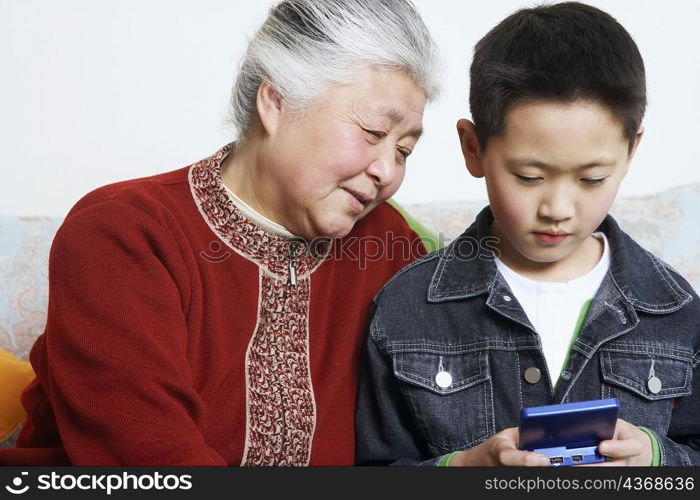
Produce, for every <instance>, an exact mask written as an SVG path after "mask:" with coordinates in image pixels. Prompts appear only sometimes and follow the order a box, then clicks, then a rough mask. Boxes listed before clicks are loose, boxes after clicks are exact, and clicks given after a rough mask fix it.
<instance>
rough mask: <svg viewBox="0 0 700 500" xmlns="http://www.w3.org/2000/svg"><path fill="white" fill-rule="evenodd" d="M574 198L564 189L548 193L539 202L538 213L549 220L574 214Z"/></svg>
mask: <svg viewBox="0 0 700 500" xmlns="http://www.w3.org/2000/svg"><path fill="white" fill-rule="evenodd" d="M574 212H575V210H574V200H573V197H572V196H571V193H569V192H568V191H567V190H565V189H557V190H553V191H552V192H550V193H548V194H547V196H545V197H544V199H543V200H542V202H541V203H540V207H539V210H538V215H539V216H540V217H541V218H543V219H548V220H551V221H555V222H557V221H563V220H567V219H570V218H571V217H573V216H574Z"/></svg>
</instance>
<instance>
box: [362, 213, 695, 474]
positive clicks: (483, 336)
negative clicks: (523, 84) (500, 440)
mask: <svg viewBox="0 0 700 500" xmlns="http://www.w3.org/2000/svg"><path fill="white" fill-rule="evenodd" d="M492 220H493V216H492V214H491V211H490V209H489V208H488V207H487V208H485V209H484V210H483V211H482V212H481V213H480V214H479V215H478V217H477V219H476V221H475V222H474V224H472V226H471V227H469V229H467V231H466V232H465V233H464V234H462V235H461V236H460V237H459V238H458V239H456V240H455V241H453V242H452V243H451V244H450V245H449V246H448V247H446V248H444V249H442V250H440V251H438V252H434V253H432V254H429V255H427V256H426V257H424V258H422V259H420V260H418V261H416V262H414V263H413V264H411V265H409V266H408V267H406V268H405V269H403V270H402V271H400V272H399V273H398V274H397V275H396V276H394V277H393V278H392V279H391V280H390V281H389V282H388V283H387V284H386V286H385V287H384V288H383V289H382V291H381V292H380V293H379V294H378V295H377V297H376V298H375V301H374V310H373V312H372V316H371V321H370V324H369V335H368V337H367V342H366V350H365V353H364V360H363V367H362V372H361V381H360V392H359V398H358V408H357V419H356V424H357V431H356V432H357V463H358V464H381V463H399V464H418V463H420V464H426V465H435V464H437V463H438V462H439V461H440V459H441V458H442V457H444V456H445V455H446V454H448V453H450V452H452V451H455V450H463V449H468V448H471V447H473V446H475V445H477V444H479V443H480V442H482V441H484V440H485V439H487V438H489V437H490V436H492V435H493V434H494V433H496V432H498V431H500V430H502V429H505V428H507V427H517V426H518V423H519V412H520V409H521V408H523V407H527V406H540V405H547V404H555V403H567V402H573V401H582V400H591V399H599V398H611V397H616V398H618V399H619V400H620V402H621V410H620V418H622V419H624V420H627V421H628V422H630V423H632V424H635V425H638V426H644V427H646V428H648V429H650V430H651V431H652V432H653V434H654V435H655V436H656V438H657V440H658V443H659V451H660V459H661V461H660V465H700V367H698V364H699V363H700V301H699V300H698V296H697V295H696V293H695V292H694V291H693V289H692V287H691V286H690V285H689V284H688V283H687V282H686V281H685V280H684V279H683V278H682V277H681V276H679V275H678V274H677V273H676V272H675V271H674V270H673V269H672V268H670V267H669V266H668V265H667V264H665V263H664V262H662V261H661V260H659V259H658V258H656V257H655V256H653V255H652V254H651V253H649V252H647V251H646V250H644V249H643V248H641V247H640V246H639V245H637V244H636V243H635V242H634V241H633V240H632V239H631V238H630V237H629V236H628V235H627V234H626V233H624V232H623V231H622V230H621V229H620V228H619V226H618V225H617V223H616V222H615V221H614V220H613V218H612V217H610V216H608V217H606V219H605V220H604V221H603V223H602V224H601V226H600V228H599V229H598V231H602V232H603V233H605V235H606V236H607V238H608V241H609V243H610V248H611V265H610V270H609V271H608V273H607V275H606V277H605V278H604V280H603V282H602V284H601V286H600V288H599V289H598V291H597V293H596V295H595V297H594V298H593V300H592V302H591V307H590V309H589V311H588V315H587V316H586V319H585V321H584V323H583V326H582V327H581V330H580V332H579V335H578V337H577V338H576V340H575V341H574V342H573V344H572V347H571V350H570V353H569V358H568V364H567V365H566V366H564V369H563V371H562V373H561V375H560V378H559V380H558V382H557V381H552V380H551V378H550V376H549V372H548V371H547V365H546V362H545V358H544V355H543V353H542V348H541V344H540V338H539V336H538V335H537V333H535V331H534V329H533V327H532V325H531V323H530V321H529V320H528V318H527V316H526V314H525V312H524V311H523V309H522V307H521V306H520V304H518V301H517V299H516V298H515V297H514V296H513V294H512V292H511V290H510V289H509V288H508V285H507V284H506V281H505V279H504V278H503V276H502V275H501V274H500V273H499V272H498V271H497V269H496V265H495V262H494V260H493V258H494V253H493V249H492V247H491V246H490V245H489V243H488V241H489V239H488V238H489V236H488V235H489V226H490V224H491V222H492ZM484 242H486V243H485V244H484ZM570 334H571V332H562V335H567V336H569V335H570ZM535 368H536V369H537V370H539V374H540V376H539V377H537V376H535V377H533V376H528V377H527V378H528V379H529V381H528V380H526V378H525V372H526V371H527V370H528V369H530V374H532V373H533V371H534V373H535V374H537V373H538V372H537V370H534V369H535ZM439 371H447V372H448V373H449V374H450V375H451V381H450V382H451V383H450V384H449V385H447V384H446V383H445V381H444V380H440V382H441V384H440V385H438V383H437V382H436V375H437V373H438V372H439ZM651 376H655V377H657V378H658V379H659V380H660V381H661V388H660V390H659V387H654V384H649V379H650V377H651ZM555 382H556V385H555ZM445 385H447V386H446V387H445Z"/></svg>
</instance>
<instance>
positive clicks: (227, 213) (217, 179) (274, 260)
mask: <svg viewBox="0 0 700 500" xmlns="http://www.w3.org/2000/svg"><path fill="white" fill-rule="evenodd" d="M232 147H233V144H228V145H226V146H224V147H223V148H221V149H220V150H219V151H217V152H216V153H214V154H213V155H212V156H210V157H208V158H205V159H203V160H201V161H199V162H197V163H195V164H194V165H192V167H190V171H189V181H190V189H191V190H192V196H193V198H194V201H195V203H196V204H197V207H198V208H199V211H200V213H201V214H202V217H203V218H204V220H205V221H206V222H207V224H208V225H209V227H210V228H211V230H212V231H214V233H215V234H216V235H217V236H218V237H219V239H221V240H222V241H223V242H224V243H226V244H227V245H228V246H229V247H230V248H231V249H232V250H235V251H236V252H237V253H239V254H240V255H242V256H243V257H245V258H247V259H249V260H252V261H254V262H255V263H256V264H258V265H259V266H261V267H262V268H263V269H265V271H267V272H268V273H270V274H272V275H273V276H275V277H277V278H278V279H283V280H284V281H287V279H288V277H289V247H290V244H291V245H295V247H296V250H297V251H296V255H297V257H296V259H295V263H296V269H297V276H298V277H299V278H304V277H306V276H308V275H309V274H311V273H313V272H314V271H315V270H316V268H318V266H320V265H321V264H322V263H323V262H324V260H325V259H326V258H327V256H328V254H329V253H330V248H331V245H330V244H324V245H320V246H319V245H315V246H314V248H309V245H308V244H306V242H300V240H289V239H287V238H283V237H281V236H278V235H275V234H272V233H270V232H268V231H265V230H264V229H263V228H261V227H260V226H259V225H258V224H256V223H255V222H254V221H253V220H251V219H250V218H248V217H246V216H245V214H243V212H241V211H240V210H239V209H238V207H236V205H235V203H233V201H232V200H231V198H230V197H229V196H228V194H227V193H226V188H225V187H224V185H223V184H222V182H221V172H220V170H219V167H220V166H221V161H222V160H223V159H224V157H225V156H226V154H227V153H228V152H229V151H230V150H231V149H232Z"/></svg>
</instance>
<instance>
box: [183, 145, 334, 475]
mask: <svg viewBox="0 0 700 500" xmlns="http://www.w3.org/2000/svg"><path fill="white" fill-rule="evenodd" d="M231 149H232V145H231V144H229V145H227V146H224V147H223V148H222V149H220V150H219V151H218V152H216V153H215V154H214V155H212V156H210V157H209V158H205V159H204V160H202V161H200V162H198V163H196V164H194V165H192V167H190V171H189V181H190V189H191V191H192V196H193V198H194V201H195V203H196V204H197V207H198V208H199V211H200V213H201V214H202V217H203V218H204V220H205V221H206V222H207V224H208V225H209V227H210V228H211V230H212V231H213V232H214V233H215V234H216V235H217V236H218V237H219V238H220V239H221V240H222V241H223V242H224V243H226V244H227V245H228V246H229V247H230V248H231V249H233V250H234V251H236V252H237V253H238V254H240V255H241V256H243V257H244V258H246V259H248V260H250V261H252V262H255V263H256V264H257V265H258V267H259V269H260V272H259V280H260V281H259V288H258V290H259V291H258V318H257V324H256V326H255V330H254V332H253V334H252V336H251V339H250V342H249V343H248V349H247V351H246V361H245V377H246V437H245V449H244V451H243V458H242V460H241V465H253V466H261V465H283V466H285V465H286V466H290V465H308V464H309V462H310V460H311V448H312V441H313V435H314V431H315V427H316V405H315V401H314V392H313V386H312V381H311V369H310V363H309V305H310V303H311V274H312V273H313V272H314V271H315V270H316V269H317V268H318V266H320V265H321V264H322V263H323V261H324V260H325V259H326V257H327V256H328V255H329V253H330V249H331V244H324V245H322V246H321V247H320V248H312V249H309V246H308V244H307V243H306V242H304V241H303V240H302V241H300V240H290V239H287V238H284V237H282V236H279V235H276V234H273V233H271V232H269V231H266V230H265V229H263V228H262V227H260V226H259V225H258V224H256V223H255V221H253V220H252V219H251V218H249V217H247V216H246V215H245V214H244V213H243V212H242V211H241V210H240V209H239V208H238V207H237V206H236V204H235V203H234V202H233V201H232V200H231V198H230V197H229V195H228V194H227V192H226V188H225V187H224V185H223V184H222V182H221V172H220V165H221V162H222V160H223V158H224V157H225V156H226V154H227V153H228V152H229V151H231ZM290 259H293V260H294V267H295V270H296V277H295V281H296V285H292V284H291V283H292V281H293V280H292V279H291V277H290V272H291V271H290V270H291V267H292V266H290Z"/></svg>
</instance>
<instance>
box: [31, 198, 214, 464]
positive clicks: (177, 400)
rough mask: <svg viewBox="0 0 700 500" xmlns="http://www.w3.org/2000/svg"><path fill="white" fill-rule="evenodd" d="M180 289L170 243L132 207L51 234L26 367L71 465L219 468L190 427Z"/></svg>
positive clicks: (98, 212) (184, 288) (79, 216)
mask: <svg viewBox="0 0 700 500" xmlns="http://www.w3.org/2000/svg"><path fill="white" fill-rule="evenodd" d="M189 280H190V277H189V273H188V269H187V265H186V261H185V257H183V252H182V251H181V250H180V247H179V245H178V241H177V238H175V237H174V235H173V234H172V232H171V231H170V230H169V229H168V228H167V227H165V225H163V224H161V223H160V222H157V221H156V219H155V218H153V216H152V215H150V214H148V213H146V212H145V211H142V210H140V209H138V208H134V207H132V206H130V205H127V204H123V203H119V202H117V201H113V200H107V201H104V202H101V203H97V204H94V205H91V206H88V207H87V208H83V209H81V210H80V211H78V212H77V213H72V214H71V215H70V216H69V217H68V218H67V219H66V221H65V223H64V225H63V226H62V227H61V229H60V230H59V232H58V234H57V236H56V238H55V240H54V243H53V246H52V250H51V255H50V263H49V288H50V290H49V311H48V320H47V327H46V330H45V335H44V336H43V337H42V338H41V339H40V343H39V345H38V347H37V348H35V349H34V350H33V352H32V363H33V365H34V367H35V370H36V371H37V376H38V377H39V379H40V381H41V384H42V385H43V387H44V389H45V392H46V397H48V399H49V401H50V404H51V408H52V411H53V413H54V415H55V420H56V425H57V429H58V432H59V434H60V439H61V441H62V444H63V447H64V448H65V450H66V453H67V455H68V457H69V458H70V461H71V462H72V463H73V464H74V465H110V464H130V465H184V464H187V465H226V463H225V461H224V459H223V458H222V457H221V456H220V455H219V454H218V453H217V452H216V451H215V450H214V449H212V448H211V447H210V446H208V445H207V443H206V442H205V440H204V438H203V436H202V433H201V431H200V429H199V428H198V426H197V423H196V422H197V419H198V417H200V416H201V414H202V412H203V408H204V406H203V403H202V401H201V399H200V398H199V396H198V394H197V392H196V391H195V388H194V386H193V379H192V374H191V371H190V368H189V364H188V359H187V347H188V328H187V315H186V308H187V300H188V290H189V285H190V283H189ZM25 403H26V401H25ZM34 404H36V405H41V404H42V402H40V401H34ZM31 425H41V423H40V422H32V423H31Z"/></svg>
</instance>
